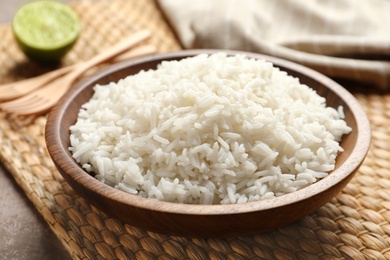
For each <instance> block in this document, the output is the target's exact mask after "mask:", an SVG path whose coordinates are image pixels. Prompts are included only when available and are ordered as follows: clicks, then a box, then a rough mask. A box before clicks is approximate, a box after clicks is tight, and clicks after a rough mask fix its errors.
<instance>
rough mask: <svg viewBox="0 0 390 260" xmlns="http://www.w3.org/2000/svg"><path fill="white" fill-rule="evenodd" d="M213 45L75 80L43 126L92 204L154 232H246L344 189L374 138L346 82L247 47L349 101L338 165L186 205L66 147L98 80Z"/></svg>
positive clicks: (305, 210) (303, 211) (291, 217)
mask: <svg viewBox="0 0 390 260" xmlns="http://www.w3.org/2000/svg"><path fill="white" fill-rule="evenodd" d="M216 51H218V50H187V51H181V52H175V53H167V54H160V55H153V56H148V57H143V58H139V59H137V60H133V61H128V62H124V63H121V64H117V65H114V66H112V67H109V68H107V69H104V70H103V71H100V72H98V73H96V74H95V75H93V76H91V77H90V78H89V79H87V80H86V81H83V82H81V83H79V84H77V85H76V86H74V87H73V88H72V90H71V91H70V92H69V93H68V94H67V95H66V96H65V97H64V98H63V99H62V100H61V101H60V102H59V103H58V104H57V105H56V106H55V108H54V109H53V110H52V111H51V112H50V114H49V117H48V121H47V126H46V142H47V147H48V150H49V153H50V155H51V156H52V159H53V161H54V163H55V165H56V167H57V168H58V170H59V171H60V173H61V174H62V176H63V177H64V178H65V180H66V181H67V182H68V183H69V184H70V185H71V186H72V187H73V188H74V189H75V190H76V191H77V192H78V193H79V194H80V195H81V196H82V197H84V198H85V199H86V200H87V201H88V202H90V203H91V204H92V205H94V206H96V207H97V208H99V209H100V210H102V211H103V212H105V213H106V214H108V215H109V216H112V217H115V218H117V219H119V220H121V221H123V222H125V223H128V224H130V225H133V226H137V227H139V228H143V229H146V230H150V231H155V232H161V233H166V234H171V235H180V236H196V237H222V236H233V235H235V236H237V235H248V234H254V233H258V232H263V231H268V230H271V229H275V228H277V227H280V226H282V225H286V224H288V223H291V222H293V221H296V220H298V219H300V218H302V217H304V216H306V215H308V214H310V213H311V212H313V211H315V210H317V209H318V208H320V207H321V206H322V205H324V204H325V203H326V202H328V201H329V200H330V199H331V198H333V197H334V196H335V195H336V194H337V193H339V192H340V191H341V190H342V189H343V188H344V187H345V185H346V184H347V183H348V182H349V181H350V180H351V178H352V177H353V175H354V174H355V172H356V171H357V169H358V168H359V166H360V165H361V163H362V162H363V159H364V158H365V156H366V154H367V151H368V148H369V145H370V140H371V131H370V125H369V121H368V119H367V116H366V114H365V112H364V111H363V109H362V107H361V106H360V105H359V103H358V101H357V100H356V99H355V98H354V97H353V96H352V95H351V94H350V93H349V92H348V91H347V90H345V89H344V88H343V87H341V86H340V85H338V84H337V83H336V82H334V81H333V80H331V79H329V78H327V77H325V76H324V75H322V74H320V73H317V72H315V71H313V70H311V69H308V68H306V67H303V66H301V65H298V64H295V63H292V62H288V61H285V60H282V59H277V58H274V57H270V56H265V55H259V54H253V53H246V54H247V55H248V56H250V57H253V58H259V59H265V60H268V61H270V62H272V63H273V64H274V65H275V66H277V67H280V68H281V69H282V70H285V71H287V72H288V73H289V74H291V75H293V76H295V77H298V78H300V81H301V83H304V84H307V85H308V86H310V87H311V88H313V89H315V90H316V91H317V92H318V94H319V95H321V96H324V97H325V98H326V100H327V105H328V106H332V107H335V108H337V107H338V106H339V105H342V106H344V112H345V116H346V117H345V120H346V122H347V124H348V125H349V126H350V127H352V129H353V130H352V132H351V133H350V134H349V135H347V136H345V137H344V139H343V141H342V143H341V146H342V147H343V148H344V150H345V151H344V152H343V153H341V154H340V155H339V156H338V158H337V162H336V168H335V170H333V171H332V172H331V173H330V174H329V175H328V176H327V177H325V178H324V179H322V180H320V181H318V182H316V183H314V184H312V185H310V186H308V187H306V188H304V189H301V190H298V191H296V192H293V193H290V194H287V195H283V196H280V197H276V198H273V199H268V200H263V201H257V202H249V203H245V204H231V205H206V206H205V205H188V204H179V203H169V202H161V201H157V200H154V199H146V198H141V197H139V196H137V195H131V194H128V193H125V192H123V191H120V190H117V189H115V188H112V187H110V186H108V185H106V184H103V183H102V182H100V181H98V180H97V179H95V178H94V177H93V176H91V175H90V174H88V173H86V172H85V171H84V170H83V169H82V168H81V167H80V165H78V164H77V163H76V161H75V160H74V159H73V158H72V156H71V153H70V152H69V150H68V147H69V146H70V141H69V134H70V133H69V126H71V125H73V124H74V123H75V122H76V119H77V113H78V111H79V109H80V106H81V105H82V104H83V103H85V102H87V101H88V100H89V99H90V98H91V96H92V94H93V90H92V87H93V86H94V85H95V84H107V83H109V82H111V81H114V82H116V81H118V80H119V79H121V78H124V77H126V76H128V75H131V74H135V73H137V72H138V71H140V70H142V69H150V68H156V65H157V64H158V63H160V62H161V61H163V60H179V59H182V58H185V57H189V56H194V55H196V54H199V53H205V52H207V53H212V52H216ZM224 52H226V53H228V54H237V53H243V52H237V51H224Z"/></svg>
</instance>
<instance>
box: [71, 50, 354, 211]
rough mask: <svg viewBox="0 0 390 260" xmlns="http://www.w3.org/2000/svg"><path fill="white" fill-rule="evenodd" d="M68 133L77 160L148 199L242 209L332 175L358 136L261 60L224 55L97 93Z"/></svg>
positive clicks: (167, 66) (337, 114)
mask: <svg viewBox="0 0 390 260" xmlns="http://www.w3.org/2000/svg"><path fill="white" fill-rule="evenodd" d="M94 89H95V94H94V95H93V97H92V99H91V100H90V101H89V102H87V103H86V104H84V105H83V106H82V109H81V110H80V112H79V115H78V120H77V123H76V124H75V125H73V126H71V127H70V130H71V136H70V141H71V147H70V150H71V151H72V153H73V157H74V158H75V160H76V161H77V162H78V163H80V164H81V165H82V167H83V168H84V169H85V170H86V171H88V172H93V173H95V174H96V178H97V179H99V180H101V181H102V182H104V183H106V184H108V185H111V186H113V187H115V188H118V189H120V190H123V191H126V192H129V193H132V194H138V195H140V196H142V197H147V198H154V199H158V200H163V201H170V202H179V203H192V204H229V203H245V202H249V201H256V200H261V199H268V198H273V197H275V196H280V195H283V194H286V193H289V192H293V191H296V190H298V189H301V188H303V187H306V186H308V185H310V184H312V183H314V182H316V181H317V180H319V179H321V178H324V177H325V176H327V174H328V172H329V171H331V170H332V169H334V167H335V166H334V164H335V159H336V156H337V154H338V152H342V150H343V149H342V147H341V146H340V145H339V141H340V140H341V137H342V135H343V134H347V133H349V132H350V131H351V128H350V127H348V126H347V125H346V123H345V121H344V120H343V116H344V115H343V110H342V108H338V109H337V110H336V109H333V108H330V107H326V105H325V99H324V98H323V97H320V96H319V95H318V94H317V93H316V92H315V91H314V90H312V89H311V88H309V87H308V86H306V85H303V84H300V83H299V80H298V79H297V78H294V77H291V76H289V75H287V73H286V72H283V71H280V70H279V69H278V68H275V67H273V65H272V64H271V63H269V62H266V61H263V60H255V59H249V58H247V57H245V56H242V55H237V56H227V55H226V54H224V53H218V54H213V55H206V54H204V55H198V56H195V57H192V58H187V59H184V60H181V61H170V62H167V61H166V62H162V63H161V64H160V65H159V67H158V68H157V69H156V70H149V71H146V72H145V71H142V72H140V73H138V74H136V75H132V76H129V77H127V78H125V79H122V80H120V81H119V82H118V83H110V84H109V85H108V86H99V85H97V86H95V88H94Z"/></svg>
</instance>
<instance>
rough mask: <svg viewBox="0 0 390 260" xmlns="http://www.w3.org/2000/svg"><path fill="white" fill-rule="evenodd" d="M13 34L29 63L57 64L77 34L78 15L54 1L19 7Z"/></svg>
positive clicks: (78, 29)
mask: <svg viewBox="0 0 390 260" xmlns="http://www.w3.org/2000/svg"><path fill="white" fill-rule="evenodd" d="M12 28H13V32H14V35H15V39H16V41H17V43H18V45H19V47H20V48H21V50H22V51H23V52H24V53H25V54H26V55H27V56H28V57H29V58H30V59H32V60H36V61H40V62H57V61H59V60H60V59H61V58H62V57H63V56H64V55H65V54H66V53H67V52H68V51H69V50H70V49H71V48H72V47H73V45H74V44H75V43H76V41H77V39H78V37H79V34H80V22H79V19H78V16H77V14H76V13H75V12H74V11H73V10H72V9H71V8H70V7H69V6H67V5H65V4H62V3H60V2H55V1H36V2H31V3H28V4H26V5H24V6H22V7H21V8H20V9H19V10H18V12H17V13H16V14H15V16H14V19H13V26H12Z"/></svg>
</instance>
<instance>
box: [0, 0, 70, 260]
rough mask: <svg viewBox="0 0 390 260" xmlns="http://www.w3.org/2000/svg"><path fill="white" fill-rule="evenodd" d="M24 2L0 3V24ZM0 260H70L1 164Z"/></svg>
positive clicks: (0, 0) (12, 0)
mask: <svg viewBox="0 0 390 260" xmlns="http://www.w3.org/2000/svg"><path fill="white" fill-rule="evenodd" d="M27 1H28V0H0V23H1V24H4V23H10V22H11V20H12V17H13V15H14V14H15V12H16V10H17V9H18V8H19V7H20V6H21V5H22V4H23V3H24V2H27ZM0 145H1V144H0ZM0 259H4V260H5V259H7V260H8V259H17V260H24V259H28V260H35V259H37V260H38V259H39V260H46V259H50V260H55V259H61V260H62V259H70V256H69V254H68V252H67V251H66V250H65V248H64V247H63V246H62V245H61V243H60V242H59V240H58V239H57V237H56V236H55V235H54V233H53V232H52V231H51V230H50V228H49V226H48V225H47V223H46V222H45V221H44V220H43V218H42V217H41V215H40V214H39V213H38V211H37V210H36V209H35V208H34V206H33V205H32V203H31V202H30V201H29V200H28V198H27V196H26V195H25V194H24V192H23V191H22V190H21V189H20V188H19V186H18V185H17V184H16V182H15V181H14V179H13V177H12V175H11V174H10V173H8V172H7V171H6V169H5V168H4V167H3V166H2V165H1V164H0Z"/></svg>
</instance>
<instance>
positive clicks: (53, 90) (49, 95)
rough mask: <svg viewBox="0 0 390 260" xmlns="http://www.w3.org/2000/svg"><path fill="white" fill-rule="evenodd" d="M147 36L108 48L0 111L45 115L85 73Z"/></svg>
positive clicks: (138, 51) (1, 106)
mask: <svg viewBox="0 0 390 260" xmlns="http://www.w3.org/2000/svg"><path fill="white" fill-rule="evenodd" d="M149 36H150V33H149V32H148V31H141V32H139V33H137V34H135V35H133V36H132V37H130V38H128V39H127V40H125V41H123V42H120V43H119V44H117V45H115V46H113V47H111V48H109V49H108V50H107V51H105V52H103V53H100V54H98V55H96V56H95V57H94V58H92V59H90V60H89V61H86V62H84V63H82V64H81V65H79V66H78V67H77V68H76V69H74V70H73V71H71V72H70V73H69V74H67V75H65V76H64V77H61V78H58V79H55V80H53V81H51V82H50V83H48V84H47V85H45V86H44V87H41V88H39V89H37V90H35V91H33V92H31V93H29V94H27V95H25V96H23V97H21V98H18V99H14V100H12V101H9V102H4V103H1V104H0V109H2V110H3V111H6V112H8V113H11V114H16V115H38V114H42V113H45V112H47V111H48V110H50V109H51V108H52V107H53V106H54V105H55V104H56V103H57V102H58V100H59V99H60V98H61V97H62V96H63V95H64V94H65V93H66V92H67V91H68V89H69V88H70V87H71V85H72V83H73V82H74V81H75V80H76V79H77V78H78V77H79V76H80V75H82V74H83V73H84V72H85V71H87V70H88V69H90V68H91V67H93V66H96V65H98V64H101V63H103V62H104V61H107V60H109V59H112V58H113V57H115V56H118V55H119V54H121V53H123V52H124V51H126V50H127V49H129V48H131V47H132V46H134V45H136V44H137V43H139V42H141V41H142V40H144V39H146V38H147V37H149ZM150 51H151V50H150V48H149V49H142V48H136V49H134V50H132V52H128V53H127V58H130V57H135V56H139V55H143V54H146V53H147V52H150Z"/></svg>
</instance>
